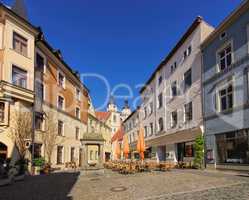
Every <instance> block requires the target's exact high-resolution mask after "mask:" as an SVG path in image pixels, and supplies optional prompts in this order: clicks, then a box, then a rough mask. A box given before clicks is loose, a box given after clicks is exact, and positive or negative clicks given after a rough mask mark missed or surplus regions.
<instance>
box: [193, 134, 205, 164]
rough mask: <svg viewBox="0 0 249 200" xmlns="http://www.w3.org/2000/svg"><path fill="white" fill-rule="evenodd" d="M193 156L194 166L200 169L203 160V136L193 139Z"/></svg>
mask: <svg viewBox="0 0 249 200" xmlns="http://www.w3.org/2000/svg"><path fill="white" fill-rule="evenodd" d="M194 150H195V158H194V168H196V169H201V168H202V167H203V162H204V138H203V136H198V137H197V138H196V139H195V144H194Z"/></svg>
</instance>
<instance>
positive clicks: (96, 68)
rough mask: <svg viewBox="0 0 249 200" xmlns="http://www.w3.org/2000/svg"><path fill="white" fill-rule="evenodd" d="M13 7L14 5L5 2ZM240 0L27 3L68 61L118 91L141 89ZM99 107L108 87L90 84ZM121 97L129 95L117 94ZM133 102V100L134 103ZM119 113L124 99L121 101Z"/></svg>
mask: <svg viewBox="0 0 249 200" xmlns="http://www.w3.org/2000/svg"><path fill="white" fill-rule="evenodd" d="M3 2H4V3H6V4H8V5H11V4H12V3H13V0H5V1H3ZM240 2H241V0H212V1H211V0H209V1H207V0H201V1H200V0H171V1H170V0H105V1H104V0H70V1H69V0H52V1H51V0H39V1H34V0H26V5H27V8H28V14H29V19H30V21H31V22H32V23H33V24H34V25H36V26H41V27H42V29H43V32H44V33H45V36H46V39H47V40H48V41H49V42H50V43H51V44H52V46H53V47H54V48H59V49H61V51H62V54H63V57H64V59H65V61H66V62H67V63H68V64H69V65H70V66H71V67H72V68H74V69H76V70H78V71H79V72H81V73H97V74H100V75H102V76H104V77H105V78H106V79H107V80H108V82H109V83H110V84H111V89H113V88H114V87H115V86H116V85H118V84H127V85H129V86H130V87H131V88H132V89H133V91H132V92H133V93H134V95H135V97H136V96H138V91H139V89H136V88H135V87H136V85H137V84H141V83H144V82H146V81H147V79H148V78H149V76H150V74H151V73H152V72H153V70H154V69H155V68H156V67H157V65H158V64H159V63H160V61H161V60H162V59H163V58H164V57H165V56H166V55H167V53H168V52H169V51H170V49H171V48H172V47H173V46H174V45H175V43H176V42H177V41H178V40H179V38H180V37H181V35H182V34H183V33H184V32H185V31H186V29H187V27H188V26H189V25H190V24H191V23H192V21H193V20H194V19H195V17H196V16H198V15H201V16H203V18H204V19H205V20H206V21H207V22H208V23H210V24H211V25H213V26H217V25H218V24H219V23H220V22H221V21H222V20H223V19H224V18H225V17H226V16H227V15H228V14H229V13H230V12H231V11H232V10H233V9H234V8H235V7H236V6H238V5H239V4H240ZM85 84H86V85H87V87H88V88H89V89H90V94H91V97H92V100H93V102H94V105H95V106H96V107H99V106H101V105H102V104H103V102H104V101H105V98H106V95H107V94H106V87H105V85H104V83H103V82H102V81H100V80H98V79H97V78H93V77H92V78H87V79H86V80H85ZM115 94H116V95H123V96H124V95H127V94H128V91H127V90H126V89H118V90H117V91H116V93H115ZM129 100H130V101H131V99H129ZM117 103H118V105H119V106H120V107H122V105H123V99H119V100H117Z"/></svg>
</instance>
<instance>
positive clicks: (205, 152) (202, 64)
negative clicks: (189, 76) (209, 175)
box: [201, 50, 207, 168]
mask: <svg viewBox="0 0 249 200" xmlns="http://www.w3.org/2000/svg"><path fill="white" fill-rule="evenodd" d="M203 68H204V63H203V51H202V50H201V105H202V106H201V107H202V123H203V132H202V136H203V138H204V160H203V162H204V167H205V168H207V145H206V141H207V140H206V124H205V117H204V116H205V112H204V111H205V95H204V87H203V84H202V81H203V77H202V76H203V75H204V69H203Z"/></svg>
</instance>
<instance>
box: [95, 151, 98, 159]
mask: <svg viewBox="0 0 249 200" xmlns="http://www.w3.org/2000/svg"><path fill="white" fill-rule="evenodd" d="M95 160H98V151H95Z"/></svg>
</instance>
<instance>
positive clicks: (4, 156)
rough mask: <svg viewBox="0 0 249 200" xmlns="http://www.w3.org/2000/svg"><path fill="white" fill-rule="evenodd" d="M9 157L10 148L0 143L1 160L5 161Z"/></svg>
mask: <svg viewBox="0 0 249 200" xmlns="http://www.w3.org/2000/svg"><path fill="white" fill-rule="evenodd" d="M7 157H8V147H7V146H6V145H5V144H4V143H2V142H0V160H2V159H3V160H5V159H7Z"/></svg>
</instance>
